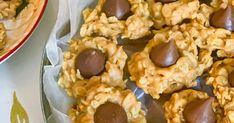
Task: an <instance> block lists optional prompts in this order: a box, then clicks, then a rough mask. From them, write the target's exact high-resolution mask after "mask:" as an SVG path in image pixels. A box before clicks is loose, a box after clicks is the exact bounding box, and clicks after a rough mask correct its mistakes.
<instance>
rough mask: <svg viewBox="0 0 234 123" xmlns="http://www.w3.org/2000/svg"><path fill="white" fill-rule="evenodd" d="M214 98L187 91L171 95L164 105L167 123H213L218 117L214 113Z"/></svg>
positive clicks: (190, 90)
mask: <svg viewBox="0 0 234 123" xmlns="http://www.w3.org/2000/svg"><path fill="white" fill-rule="evenodd" d="M216 103H217V100H215V98H214V97H209V96H208V95H207V94H206V93H205V92H202V91H197V90H192V89H187V90H182V91H180V92H177V93H173V94H172V96H171V98H170V100H169V101H167V102H166V103H165V104H164V109H165V116H166V119H167V122H168V123H215V122H216V118H217V117H218V116H219V114H218V112H216V111H217V110H214V109H216V108H217V107H216Z"/></svg>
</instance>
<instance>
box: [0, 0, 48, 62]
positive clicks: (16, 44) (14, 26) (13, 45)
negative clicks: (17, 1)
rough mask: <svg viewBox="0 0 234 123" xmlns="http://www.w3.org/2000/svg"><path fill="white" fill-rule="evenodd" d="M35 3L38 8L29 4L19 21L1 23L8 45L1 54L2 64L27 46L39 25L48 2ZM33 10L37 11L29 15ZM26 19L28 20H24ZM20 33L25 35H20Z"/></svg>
mask: <svg viewBox="0 0 234 123" xmlns="http://www.w3.org/2000/svg"><path fill="white" fill-rule="evenodd" d="M35 2H36V4H37V7H38V8H33V6H32V5H30V4H29V6H28V7H26V8H25V9H24V10H23V11H22V13H20V14H21V15H18V17H17V19H11V20H0V22H2V23H3V24H4V26H5V28H6V39H5V40H6V41H5V42H6V44H5V48H4V50H3V51H1V52H0V64H1V63H3V62H4V61H5V60H7V59H8V58H9V57H10V56H12V55H13V54H14V53H15V52H17V51H18V50H19V49H20V47H22V46H23V44H25V43H26V41H27V39H29V37H30V36H31V35H32V33H33V32H34V30H35V29H36V28H37V26H38V25H39V22H40V20H41V18H42V16H43V14H44V11H45V8H46V5H47V3H48V0H39V1H38V0H37V1H35ZM31 9H33V10H35V12H34V13H32V14H29V15H27V13H28V12H27V11H29V10H31ZM26 15H27V16H26ZM25 17H27V18H26V19H23V18H25ZM20 23H24V25H23V26H22V24H20ZM19 31H20V32H23V33H22V34H21V35H19V34H18V32H19Z"/></svg>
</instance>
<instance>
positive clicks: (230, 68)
mask: <svg viewBox="0 0 234 123" xmlns="http://www.w3.org/2000/svg"><path fill="white" fill-rule="evenodd" d="M233 72H234V59H233V58H227V59H224V60H221V61H217V62H215V63H214V64H213V66H212V69H211V70H210V72H209V78H208V80H207V83H208V84H211V85H212V86H213V88H214V90H213V92H214V95H215V96H216V98H217V99H218V102H219V104H220V107H221V108H222V110H223V111H224V116H223V120H224V121H226V123H232V122H234V83H233Z"/></svg>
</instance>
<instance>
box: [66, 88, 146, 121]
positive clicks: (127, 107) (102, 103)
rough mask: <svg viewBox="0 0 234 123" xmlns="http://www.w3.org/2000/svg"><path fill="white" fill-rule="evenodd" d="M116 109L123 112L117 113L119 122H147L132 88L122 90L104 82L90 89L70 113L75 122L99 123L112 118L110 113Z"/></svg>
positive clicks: (116, 117)
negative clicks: (101, 120)
mask: <svg viewBox="0 0 234 123" xmlns="http://www.w3.org/2000/svg"><path fill="white" fill-rule="evenodd" d="M110 103H111V105H112V106H110ZM113 105H117V106H118V107H121V108H122V109H124V112H126V113H124V112H122V111H119V110H120V109H119V108H116V106H113ZM101 107H102V108H101ZM104 107H105V108H104ZM114 109H115V110H118V112H121V114H120V113H117V114H118V115H115V118H114V119H116V120H118V121H119V122H120V121H122V122H121V123H146V119H145V112H144V111H143V110H142V109H141V103H140V102H139V101H137V99H136V97H135V95H134V93H133V92H131V90H121V89H119V88H114V87H109V86H107V85H104V84H100V85H97V86H96V87H93V88H92V89H90V90H89V91H88V93H87V96H86V98H82V99H81V100H80V101H79V102H78V105H77V106H76V107H74V108H72V109H71V110H70V113H69V114H70V117H71V119H72V121H73V122H74V123H94V121H95V123H98V121H99V122H100V119H104V120H107V119H111V118H110V117H111V116H110V117H109V114H110V115H111V114H112V113H115V110H114ZM123 113H124V114H125V115H123ZM103 114H104V116H103ZM124 117H126V120H124ZM112 120H113V119H112ZM106 122H107V121H106Z"/></svg>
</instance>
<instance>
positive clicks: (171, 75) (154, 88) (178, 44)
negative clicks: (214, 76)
mask: <svg viewBox="0 0 234 123" xmlns="http://www.w3.org/2000/svg"><path fill="white" fill-rule="evenodd" d="M194 28H196V27H194ZM190 32H191V30H190V28H189V27H188V26H187V25H186V24H183V25H181V26H179V25H176V26H174V27H172V28H170V27H168V28H164V29H161V30H159V31H156V35H155V37H154V38H153V39H152V40H150V41H149V43H148V44H147V46H146V47H145V49H144V50H143V51H141V52H137V53H135V54H134V55H133V56H132V57H131V59H130V61H129V62H128V70H129V72H130V75H131V76H130V78H131V80H132V81H135V82H136V84H137V85H138V86H139V87H140V88H141V89H143V90H144V92H145V93H147V94H150V95H151V96H152V97H154V98H155V99H158V98H159V97H160V94H162V93H171V92H174V91H176V90H179V89H181V88H182V87H184V86H185V87H187V88H189V87H193V86H196V82H195V79H196V78H197V77H198V76H200V75H202V73H203V72H204V71H205V70H207V69H208V68H209V67H210V66H211V65H212V63H213V59H212V57H211V51H209V50H206V49H203V48H199V47H198V45H197V44H196V41H195V40H196V39H195V38H193V36H192V34H190Z"/></svg>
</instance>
